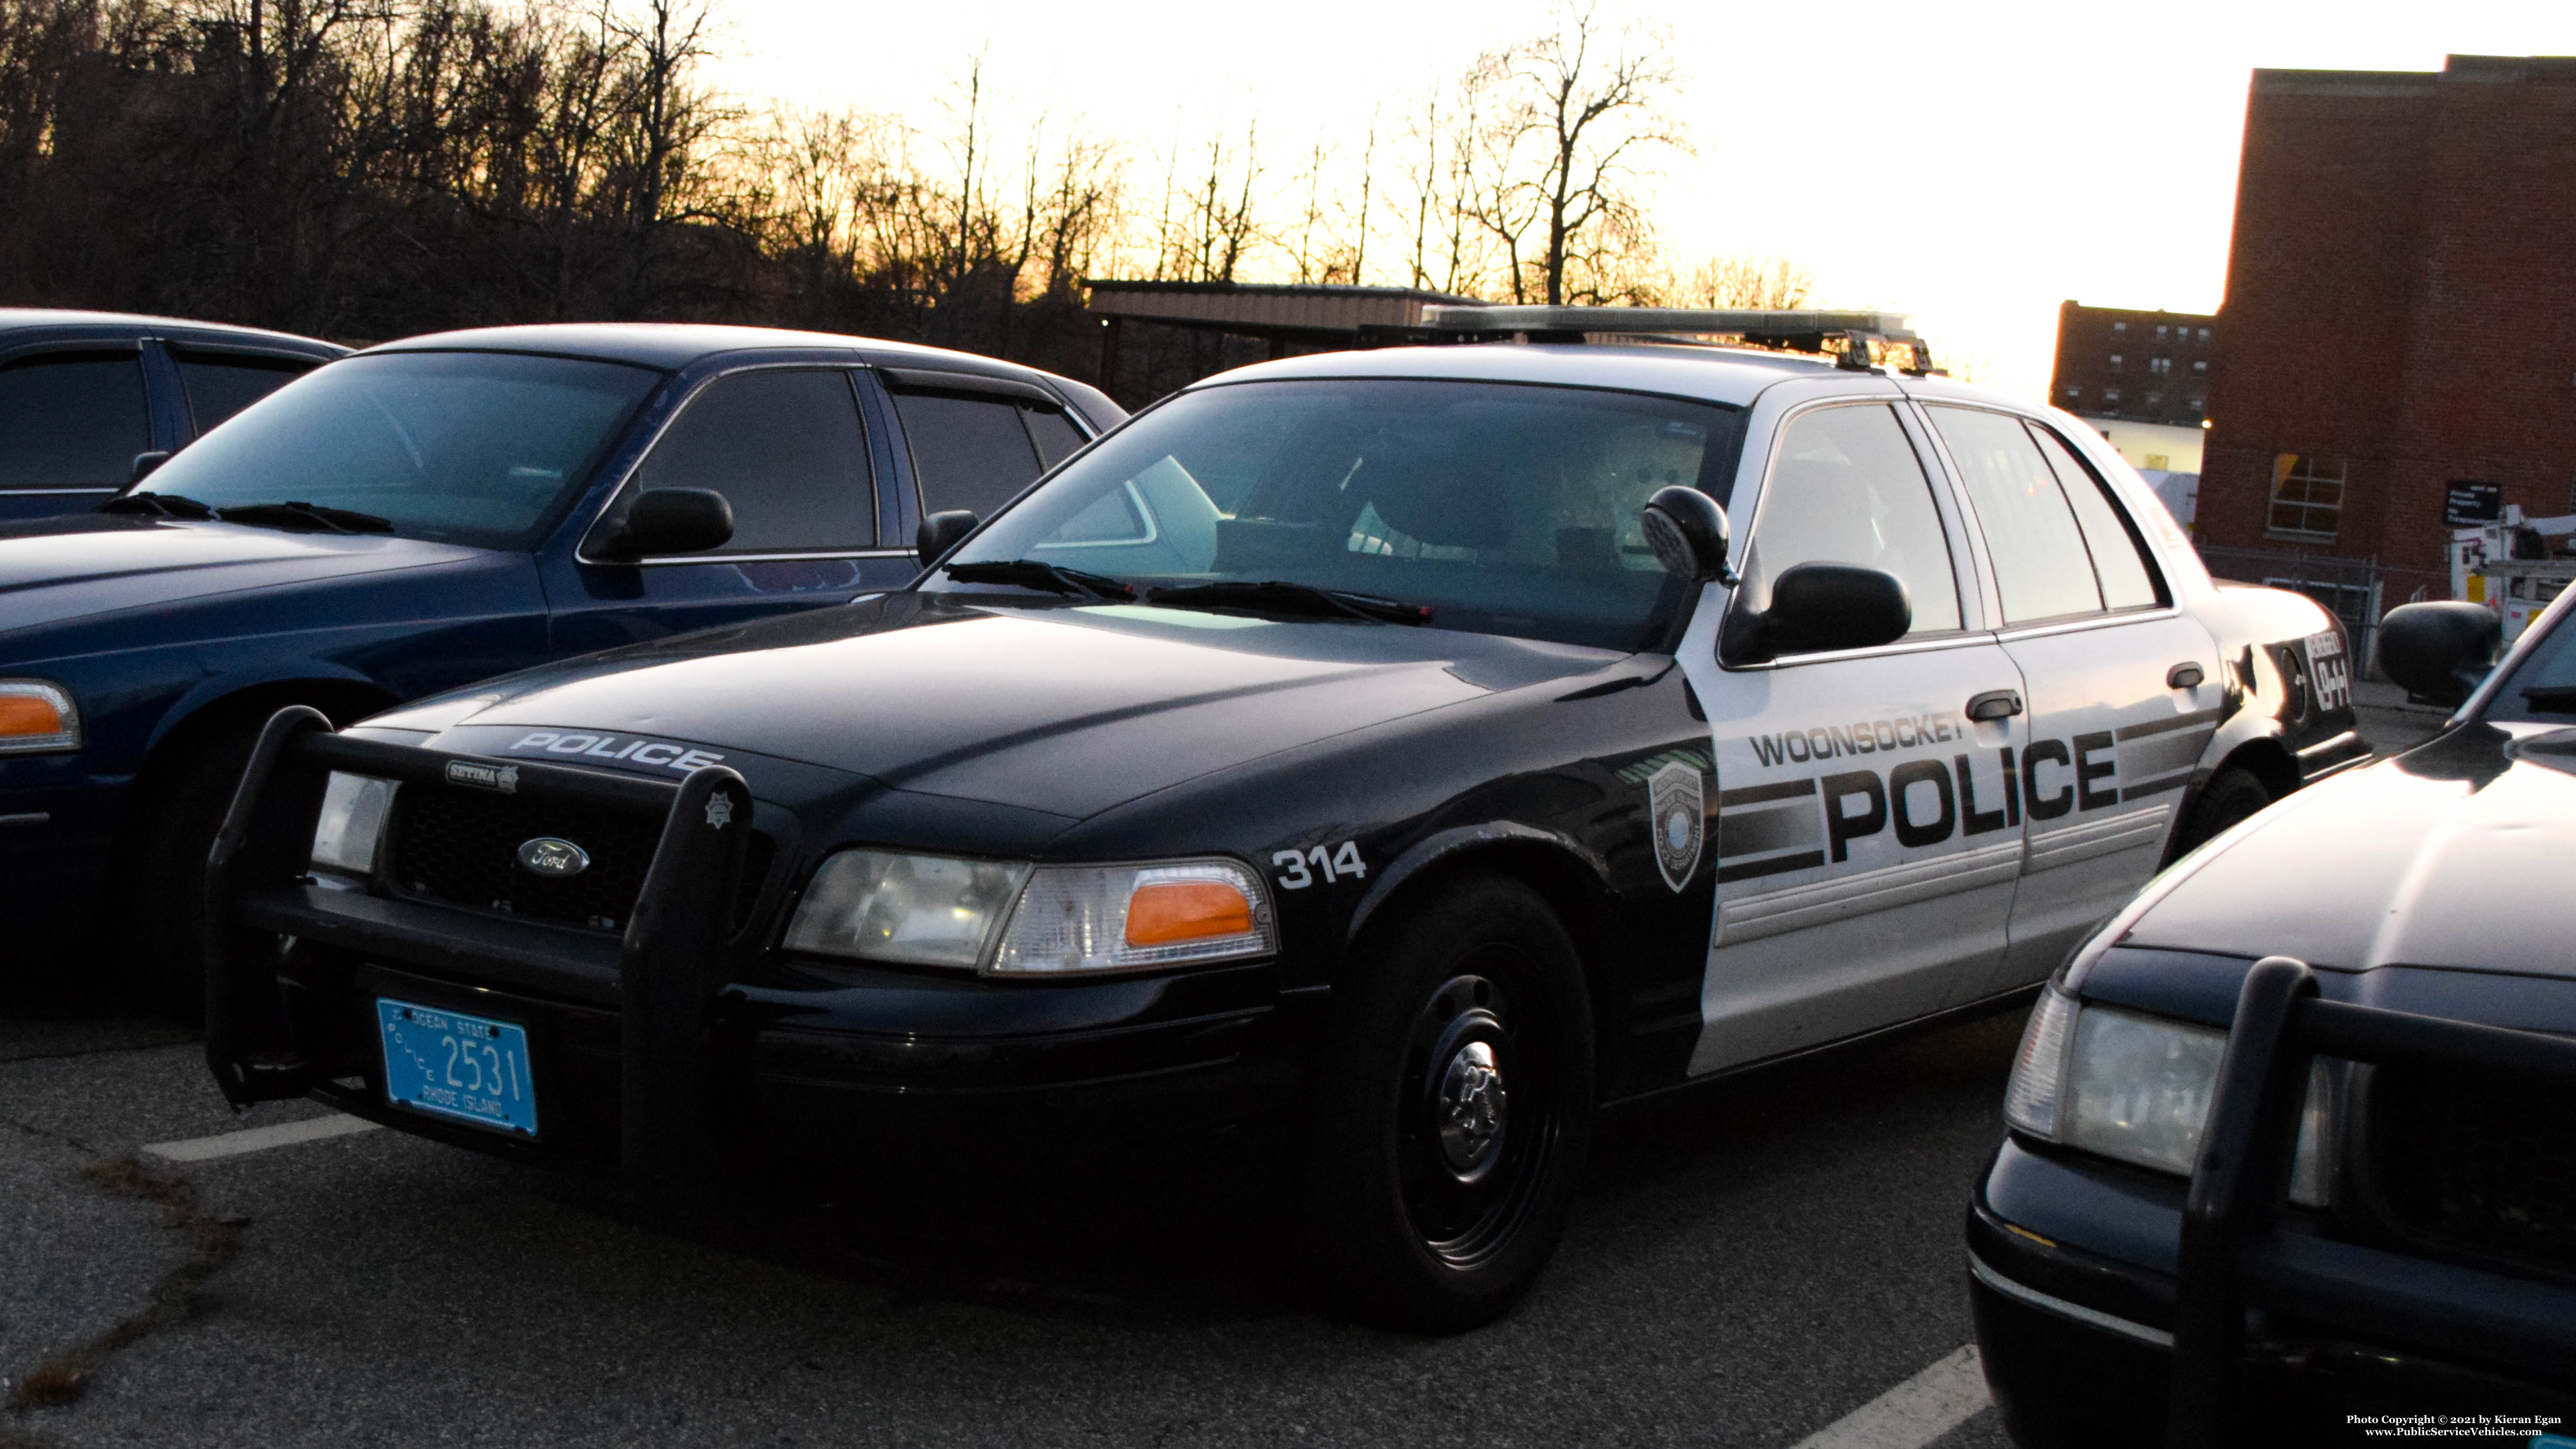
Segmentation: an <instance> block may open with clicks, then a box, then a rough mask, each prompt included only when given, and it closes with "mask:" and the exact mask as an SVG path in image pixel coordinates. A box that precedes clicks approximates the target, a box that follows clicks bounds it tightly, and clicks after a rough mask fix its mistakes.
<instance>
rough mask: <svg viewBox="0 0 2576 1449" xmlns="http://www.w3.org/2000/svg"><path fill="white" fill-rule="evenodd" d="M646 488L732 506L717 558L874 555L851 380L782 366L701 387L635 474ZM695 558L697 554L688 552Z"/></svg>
mask: <svg viewBox="0 0 2576 1449" xmlns="http://www.w3.org/2000/svg"><path fill="white" fill-rule="evenodd" d="M636 476H637V481H638V483H639V484H640V485H641V486H642V487H645V488H712V489H714V490H715V491H716V492H718V493H721V494H723V495H724V496H725V501H726V502H728V503H730V504H732V505H733V541H732V542H731V543H728V544H726V545H725V546H724V548H723V549H721V550H717V551H716V552H720V553H833V552H847V551H851V550H856V549H864V548H873V547H875V546H876V541H877V526H876V516H877V504H876V484H875V481H874V477H873V475H872V474H871V472H870V470H869V468H868V439H867V433H866V431H865V430H864V428H863V427H862V426H861V425H860V422H859V407H858V398H857V395H856V394H855V393H853V392H852V391H851V388H850V378H849V374H848V373H846V372H843V371H841V370H839V369H837V368H780V369H773V370H766V371H760V372H739V373H735V374H733V375H732V376H729V377H720V378H718V379H716V380H715V381H714V382H711V383H709V384H707V386H706V387H704V388H702V389H700V390H699V392H698V395H697V396H696V397H694V398H691V399H690V400H689V404H688V406H687V407H685V408H683V409H682V410H681V412H680V415H679V417H677V418H676V419H674V420H673V421H672V423H671V425H670V427H668V428H667V429H665V430H664V431H663V433H662V437H661V440H660V441H659V442H657V443H655V444H654V445H653V451H652V452H651V453H650V454H648V455H646V457H645V459H644V466H643V467H642V468H640V469H638V470H637V472H636ZM691 557H698V555H694V554H693V555H691Z"/></svg>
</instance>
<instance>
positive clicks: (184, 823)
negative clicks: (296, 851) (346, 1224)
mask: <svg viewBox="0 0 2576 1449" xmlns="http://www.w3.org/2000/svg"><path fill="white" fill-rule="evenodd" d="M1123 416H1124V414H1123V413H1122V412H1121V411H1120V409H1119V408H1118V407H1117V405H1116V404H1114V403H1112V402H1110V401H1109V400H1108V399H1107V398H1106V397H1104V396H1102V395H1101V394H1100V393H1098V392H1096V391H1094V390H1093V389H1091V388H1089V387H1086V386H1083V385H1082V384H1080V383H1077V382H1072V381H1070V380H1068V379H1064V378H1060V377H1055V376H1052V375H1049V374H1046V373H1042V372H1037V371H1033V370H1031V369H1029V368H1025V367H1019V366H1016V365H1013V364H1010V363H1004V362H997V361H994V360H991V359H988V358H981V357H973V356H968V355H964V354H960V353H952V352H943V351H938V350H935V349H931V348H924V347H911V346H905V345H902V344H897V343H885V342H873V341H868V340H865V339H861V338H855V337H840V336H831V335H825V334H817V333H798V332H781V331H771V330H766V329H758V328H739V327H700V326H662V325H645V324H629V325H563V326H547V327H513V328H497V329H491V330H484V331H473V332H456V333H445V334H440V335H436V336H430V337H420V338H413V339H411V340H408V341H404V342H396V343H390V344H387V345H385V346H382V347H375V348H370V349H368V350H366V351H364V352H359V353H356V354H353V355H351V356H349V357H346V358H344V359H342V360H340V361H337V362H334V363H331V364H329V365H328V366H325V367H322V368H320V369H318V370H316V371H314V372H313V373H312V374H311V375H309V376H307V377H304V378H301V379H299V380H297V381H296V382H294V383H292V384H290V385H288V386H286V387H283V388H281V389H279V390H277V391H276V392H275V393H273V394H272V395H270V396H268V397H266V398H264V399H262V400H260V401H259V402H257V403H256V404H254V405H252V406H251V407H249V408H247V409H245V410H244V411H243V412H242V413H241V414H240V415H239V416H238V417H236V418H234V419H233V420H232V421H230V422H228V423H226V424H225V425H224V426H223V427H221V428H218V429H216V430H215V431H213V432H212V433H209V434H208V435H207V436H206V437H204V438H203V439H202V440H199V441H197V442H196V443H194V444H193V445H191V446H189V447H187V448H186V449H185V450H184V451H181V452H178V453H177V454H176V455H175V456H174V457H172V458H171V459H170V460H169V461H168V462H167V463H166V464H163V465H162V466H161V467H160V468H159V469H158V471H156V472H154V473H152V474H151V475H150V476H149V477H148V478H146V479H145V480H144V481H143V482H142V483H141V484H140V485H138V486H137V487H136V488H134V489H132V490H129V491H127V492H125V493H122V494H120V495H118V496H116V497H115V498H113V499H111V500H110V501H109V502H107V503H106V504H104V505H103V506H102V507H101V508H100V509H99V510H98V511H96V512H91V513H86V514H77V515H69V516H64V517H56V518H48V519H35V520H21V521H18V522H14V523H0V914H4V915H5V919H7V920H8V921H9V922H10V923H11V925H12V927H13V937H14V940H13V944H14V945H16V946H18V947H19V948H21V949H20V950H18V951H13V952H12V957H13V960H14V962H15V963H17V964H18V965H19V966H20V969H21V970H28V969H39V970H47V971H48V972H49V974H50V972H51V968H49V967H46V966H44V965H42V964H41V963H46V962H49V961H51V960H53V959H55V953H57V952H60V951H61V950H62V948H63V947H64V946H66V945H68V944H69V942H70V940H71V939H72V937H71V936H70V934H69V932H71V931H78V930H81V929H84V928H86V927H90V926H93V925H95V924H97V923H99V922H101V921H103V920H108V919H112V920H114V921H115V923H116V925H117V928H118V931H119V933H120V934H121V936H122V937H123V939H124V940H125V942H126V943H127V944H128V945H129V946H130V947H131V948H133V949H134V950H135V952H136V955H135V959H136V960H137V961H138V963H140V964H141V965H143V966H144V967H146V968H147V969H148V970H158V971H160V972H162V973H163V974H164V977H165V980H166V984H167V985H168V986H169V987H170V988H172V993H173V994H172V999H173V1000H174V1001H184V1000H186V999H187V993H188V991H189V986H188V976H189V974H190V972H191V971H192V969H193V962H194V959H195V948H194V940H195V935H196V933H195V927H194V922H195V920H196V919H197V903H196V894H197V892H196V887H195V884H194V883H195V881H196V879H197V876H198V873H199V872H200V870H201V868H202V866H203V863H204V860H205V855H206V848H207V845H208V843H209V842H210V841H211V839H212V837H213V833H214V829H215V826H216V824H217V823H218V821H219V818H220V816H221V814H222V811H223V808H224V806H225V804H226V803H227V802H228V801H229V798H230V795H231V792H232V789H233V787H234V785H235V784H236V783H237V782H238V781H239V780H240V777H241V767H242V762H243V760H244V758H245V757H246V755H247V753H248V750H249V748H250V743H251V739H252V737H253V735H255V734H256V732H257V730H258V728H259V725H260V723H261V722H262V721H264V720H265V719H266V718H267V717H268V716H269V715H270V714H272V713H274V712H275V711H276V710H277V709H278V708H279V707H280V706H281V705H284V704H288V703H296V702H301V703H306V704H311V705H313V706H315V707H317V708H319V709H321V710H322V711H324V712H325V713H326V714H328V715H330V716H331V717H332V718H333V719H335V720H340V721H349V720H355V719H358V718H360V717H362V716H365V715H368V714H372V713H374V712H376V711H377V710H380V709H383V708H385V707H387V706H389V705H392V704H396V703H399V702H401V701H404V700H408V699H412V698H415V697H417V696H420V695H423V694H427V693H430V692H432V691H436V690H444V689H451V688H454V687H456V686H458V685H461V684H466V683H469V682H471V681H473V680H477V679H481V678H484V677H485V676H487V675H493V674H499V673H502V672H504V671H507V670H513V669H518V668H521V667H523V666H526V665H530V664H535V663H539V662H542V661H545V660H549V659H555V658H559V657H562V656H564V655H569V654H579V653H584V652H587V651H590V650H594V649H601V648H605V647H608V646H610V645H615V644H626V643H632V642H636V641H639V640H646V639H652V638H656V637H659V636H661V635H666V634H672V633H677V632H680V631H683V630H690V629H698V628H703V627H707V626H710V625H719V624H726V623H731V622H734V621H737V620H748V619H753V618H759V617H764V616H768V615H774V614H781V613H786V612H790V611H793V610H798V609H810V608H815V607H818V606H822V605H829V604H838V603H843V602H846V601H848V600H849V599H851V598H854V597H856V596H858V595H860V594H862V593H866V592H869V591H872V590H880V589H887V588H893V587H896V586H899V585H901V584H903V583H905V582H907V581H909V580H910V579H911V578H912V577H913V575H914V574H915V573H916V572H918V563H917V561H916V559H915V556H914V550H913V540H914V536H915V532H916V529H917V528H918V525H919V522H920V520H921V519H922V517H923V516H924V515H925V514H926V513H928V512H936V511H941V510H946V509H960V508H963V509H973V510H975V511H976V512H978V513H981V514H986V515H989V514H991V513H992V512H993V511H994V510H995V509H996V508H997V507H998V506H999V505H1000V504H1001V503H1002V502H1004V501H1006V500H1007V499H1009V498H1010V497H1011V496H1012V495H1014V494H1016V493H1018V492H1019V491H1020V490H1021V489H1022V488H1023V487H1024V486H1026V485H1027V484H1028V483H1030V482H1031V481H1033V480H1034V479H1035V478H1037V476H1038V475H1039V474H1040V473H1042V472H1044V471H1046V470H1047V469H1048V468H1051V467H1052V466H1054V464H1055V463H1057V462H1058V461H1060V460H1062V459H1063V458H1064V457H1066V456H1067V455H1069V454H1071V453H1072V452H1073V451H1074V450H1076V449H1078V448H1080V447H1081V446H1082V445H1083V444H1084V443H1085V442H1086V441H1087V440H1088V439H1089V438H1091V437H1092V436H1093V435H1095V434H1096V433H1098V432H1100V431H1102V430H1104V429H1106V428H1107V427H1109V426H1111V425H1113V424H1115V423H1116V422H1118V421H1119V420H1120V419H1121V418H1122V417H1123ZM79 954H80V959H83V960H91V961H94V960H96V959H97V957H98V956H99V954H100V953H99V952H98V951H96V950H95V949H90V948H88V947H87V946H86V945H85V947H84V949H83V950H82V951H81V952H80V953H79Z"/></svg>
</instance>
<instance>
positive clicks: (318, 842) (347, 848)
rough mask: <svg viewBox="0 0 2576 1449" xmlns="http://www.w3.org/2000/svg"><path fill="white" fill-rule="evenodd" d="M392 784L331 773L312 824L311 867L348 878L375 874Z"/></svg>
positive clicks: (363, 777)
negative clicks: (348, 876) (378, 848)
mask: <svg viewBox="0 0 2576 1449" xmlns="http://www.w3.org/2000/svg"><path fill="white" fill-rule="evenodd" d="M393 803H394V782H393V781H391V780H379V779H376V778H374V777H373V776H369V775H343V774H341V773H340V772H339V771H337V770H334V771H332V772H331V779H330V781H329V783H327V784H325V785H324V786H323V787H322V814H321V815H320V817H319V818H317V819H316V820H315V821H314V822H313V863H314V864H315V865H317V866H321V867H324V868H326V869H330V870H340V871H347V872H348V873H349V874H351V875H374V874H375V873H376V846H377V844H378V843H379V842H380V841H381V840H383V838H384V833H385V812H386V811H387V810H389V809H391V808H393Z"/></svg>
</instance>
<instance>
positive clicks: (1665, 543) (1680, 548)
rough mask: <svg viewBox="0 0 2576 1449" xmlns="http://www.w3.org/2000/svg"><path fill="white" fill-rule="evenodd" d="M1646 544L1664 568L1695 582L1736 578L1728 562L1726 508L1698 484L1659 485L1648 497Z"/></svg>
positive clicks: (1727, 582)
mask: <svg viewBox="0 0 2576 1449" xmlns="http://www.w3.org/2000/svg"><path fill="white" fill-rule="evenodd" d="M1643 521H1644V526H1645V530H1646V544H1647V546H1648V547H1650V548H1652V549H1653V550H1654V551H1655V562H1657V563H1659V564H1662V565H1663V566H1664V572H1666V573H1668V574H1672V575H1674V576H1676V577H1678V578H1685V579H1689V580H1690V581H1692V582H1693V583H1701V584H1705V583H1710V582H1716V583H1722V584H1732V583H1734V582H1735V574H1734V572H1733V571H1732V570H1730V569H1728V568H1727V566H1726V543H1727V532H1726V510H1725V509H1723V508H1720V507H1718V506H1717V500H1716V499H1714V498H1711V497H1709V496H1708V495H1707V494H1705V493H1702V492H1700V491H1699V490H1698V489H1696V488H1684V487H1681V486H1680V485H1678V484H1676V485H1674V486H1673V487H1670V488H1658V489H1656V490H1655V496H1654V497H1652V498H1649V499H1647V500H1646V510H1645V517H1644V520H1643Z"/></svg>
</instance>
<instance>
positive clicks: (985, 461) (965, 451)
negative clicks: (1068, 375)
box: [894, 392, 1070, 518]
mask: <svg viewBox="0 0 2576 1449" xmlns="http://www.w3.org/2000/svg"><path fill="white" fill-rule="evenodd" d="M894 407H895V412H896V413H897V415H899V416H900V417H901V418H902V420H903V436H904V441H905V442H906V443H907V444H909V445H910V446H911V449H912V471H913V476H914V477H916V478H918V479H919V480H920V482H921V507H922V511H923V512H924V513H944V512H946V511H948V510H949V509H952V508H966V509H972V510H973V511H974V513H975V515H976V516H977V517H979V518H990V517H992V516H993V514H994V513H995V512H997V511H998V510H999V509H1000V508H1001V506H1002V505H1003V504H1005V503H1008V502H1010V501H1011V500H1012V499H1013V498H1015V497H1017V496H1019V492H1020V490H1021V489H1023V488H1026V487H1027V486H1029V484H1030V483H1031V482H1033V481H1034V480H1035V479H1036V478H1037V476H1038V474H1040V473H1042V472H1044V471H1046V467H1047V466H1048V463H1047V461H1046V460H1042V459H1041V457H1040V455H1039V445H1038V444H1037V443H1036V442H1033V441H1032V440H1031V437H1030V432H1031V430H1030V428H1029V425H1028V424H1027V423H1025V422H1023V421H1022V420H1021V414H1022V412H1023V411H1024V409H1023V408H1022V407H1021V405H1020V404H1018V403H1016V402H1013V401H1012V400H1010V399H1008V398H997V397H975V396H967V395H963V394H958V393H944V392H897V393H895V394H894ZM1057 421H1058V422H1059V423H1061V422H1062V421H1063V420H1062V419H1061V418H1058V419H1057ZM1067 451H1070V449H1068V450H1067Z"/></svg>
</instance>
